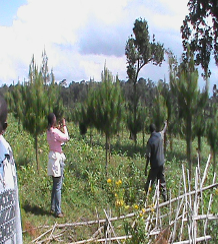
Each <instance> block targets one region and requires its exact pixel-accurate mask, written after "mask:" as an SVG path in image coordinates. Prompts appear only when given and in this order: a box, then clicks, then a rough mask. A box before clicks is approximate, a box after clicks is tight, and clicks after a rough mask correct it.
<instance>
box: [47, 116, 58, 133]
mask: <svg viewBox="0 0 218 244" xmlns="http://www.w3.org/2000/svg"><path fill="white" fill-rule="evenodd" d="M55 119H56V116H55V114H54V113H50V114H49V115H48V130H50V128H51V127H52V126H53V125H54V123H55Z"/></svg>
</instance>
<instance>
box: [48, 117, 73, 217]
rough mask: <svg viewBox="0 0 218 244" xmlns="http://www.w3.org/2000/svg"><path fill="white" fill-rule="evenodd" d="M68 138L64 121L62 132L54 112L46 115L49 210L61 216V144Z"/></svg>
mask: <svg viewBox="0 0 218 244" xmlns="http://www.w3.org/2000/svg"><path fill="white" fill-rule="evenodd" d="M68 140H69V135H68V131H67V127H66V121H65V119H63V132H62V131H61V130H59V129H58V128H56V116H55V114H54V113H50V114H49V115H48V130H47V141H48V144H49V155H48V158H49V159H48V168H47V169H48V175H50V176H52V179H53V187H52V193H51V212H53V213H54V214H55V216H56V217H58V218H62V217H63V213H62V211H61V189H62V185H63V171H64V165H65V164H64V161H65V159H66V157H65V155H64V153H63V151H62V147H61V146H62V144H63V143H64V142H66V141H68Z"/></svg>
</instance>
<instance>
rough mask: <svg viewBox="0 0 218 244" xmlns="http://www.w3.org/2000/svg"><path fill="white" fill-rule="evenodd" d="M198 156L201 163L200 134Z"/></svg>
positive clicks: (199, 137)
mask: <svg viewBox="0 0 218 244" xmlns="http://www.w3.org/2000/svg"><path fill="white" fill-rule="evenodd" d="M198 157H199V163H200V164H201V136H200V135H198Z"/></svg>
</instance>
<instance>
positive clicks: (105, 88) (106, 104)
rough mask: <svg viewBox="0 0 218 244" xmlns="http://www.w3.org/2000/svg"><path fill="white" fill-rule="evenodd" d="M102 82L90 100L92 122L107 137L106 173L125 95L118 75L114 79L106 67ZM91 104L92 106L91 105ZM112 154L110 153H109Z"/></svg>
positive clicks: (118, 127)
mask: <svg viewBox="0 0 218 244" xmlns="http://www.w3.org/2000/svg"><path fill="white" fill-rule="evenodd" d="M101 80H102V82H101V84H100V86H99V87H98V89H95V90H94V91H93V93H90V94H92V95H91V96H92V97H91V99H90V100H89V102H90V104H89V105H88V106H89V109H90V111H89V112H90V113H91V114H92V118H91V123H92V124H93V125H94V126H95V127H96V129H97V130H98V131H100V132H102V133H104V134H105V137H106V166H105V169H106V174H107V168H108V148H109V153H110V138H111V137H112V136H113V135H114V134H115V133H117V132H118V131H119V129H120V122H121V119H122V104H123V97H122V94H121V89H120V82H119V80H118V77H116V80H115V81H114V78H113V75H112V73H111V72H110V71H109V70H108V69H107V68H106V65H105V67H104V70H103V71H102V74H101ZM90 105H91V106H90ZM109 155H110V154H109Z"/></svg>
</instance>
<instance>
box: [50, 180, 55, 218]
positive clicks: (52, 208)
mask: <svg viewBox="0 0 218 244" xmlns="http://www.w3.org/2000/svg"><path fill="white" fill-rule="evenodd" d="M52 181H53V185H52V191H51V212H53V213H54V212H55V182H54V177H53V176H52Z"/></svg>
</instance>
